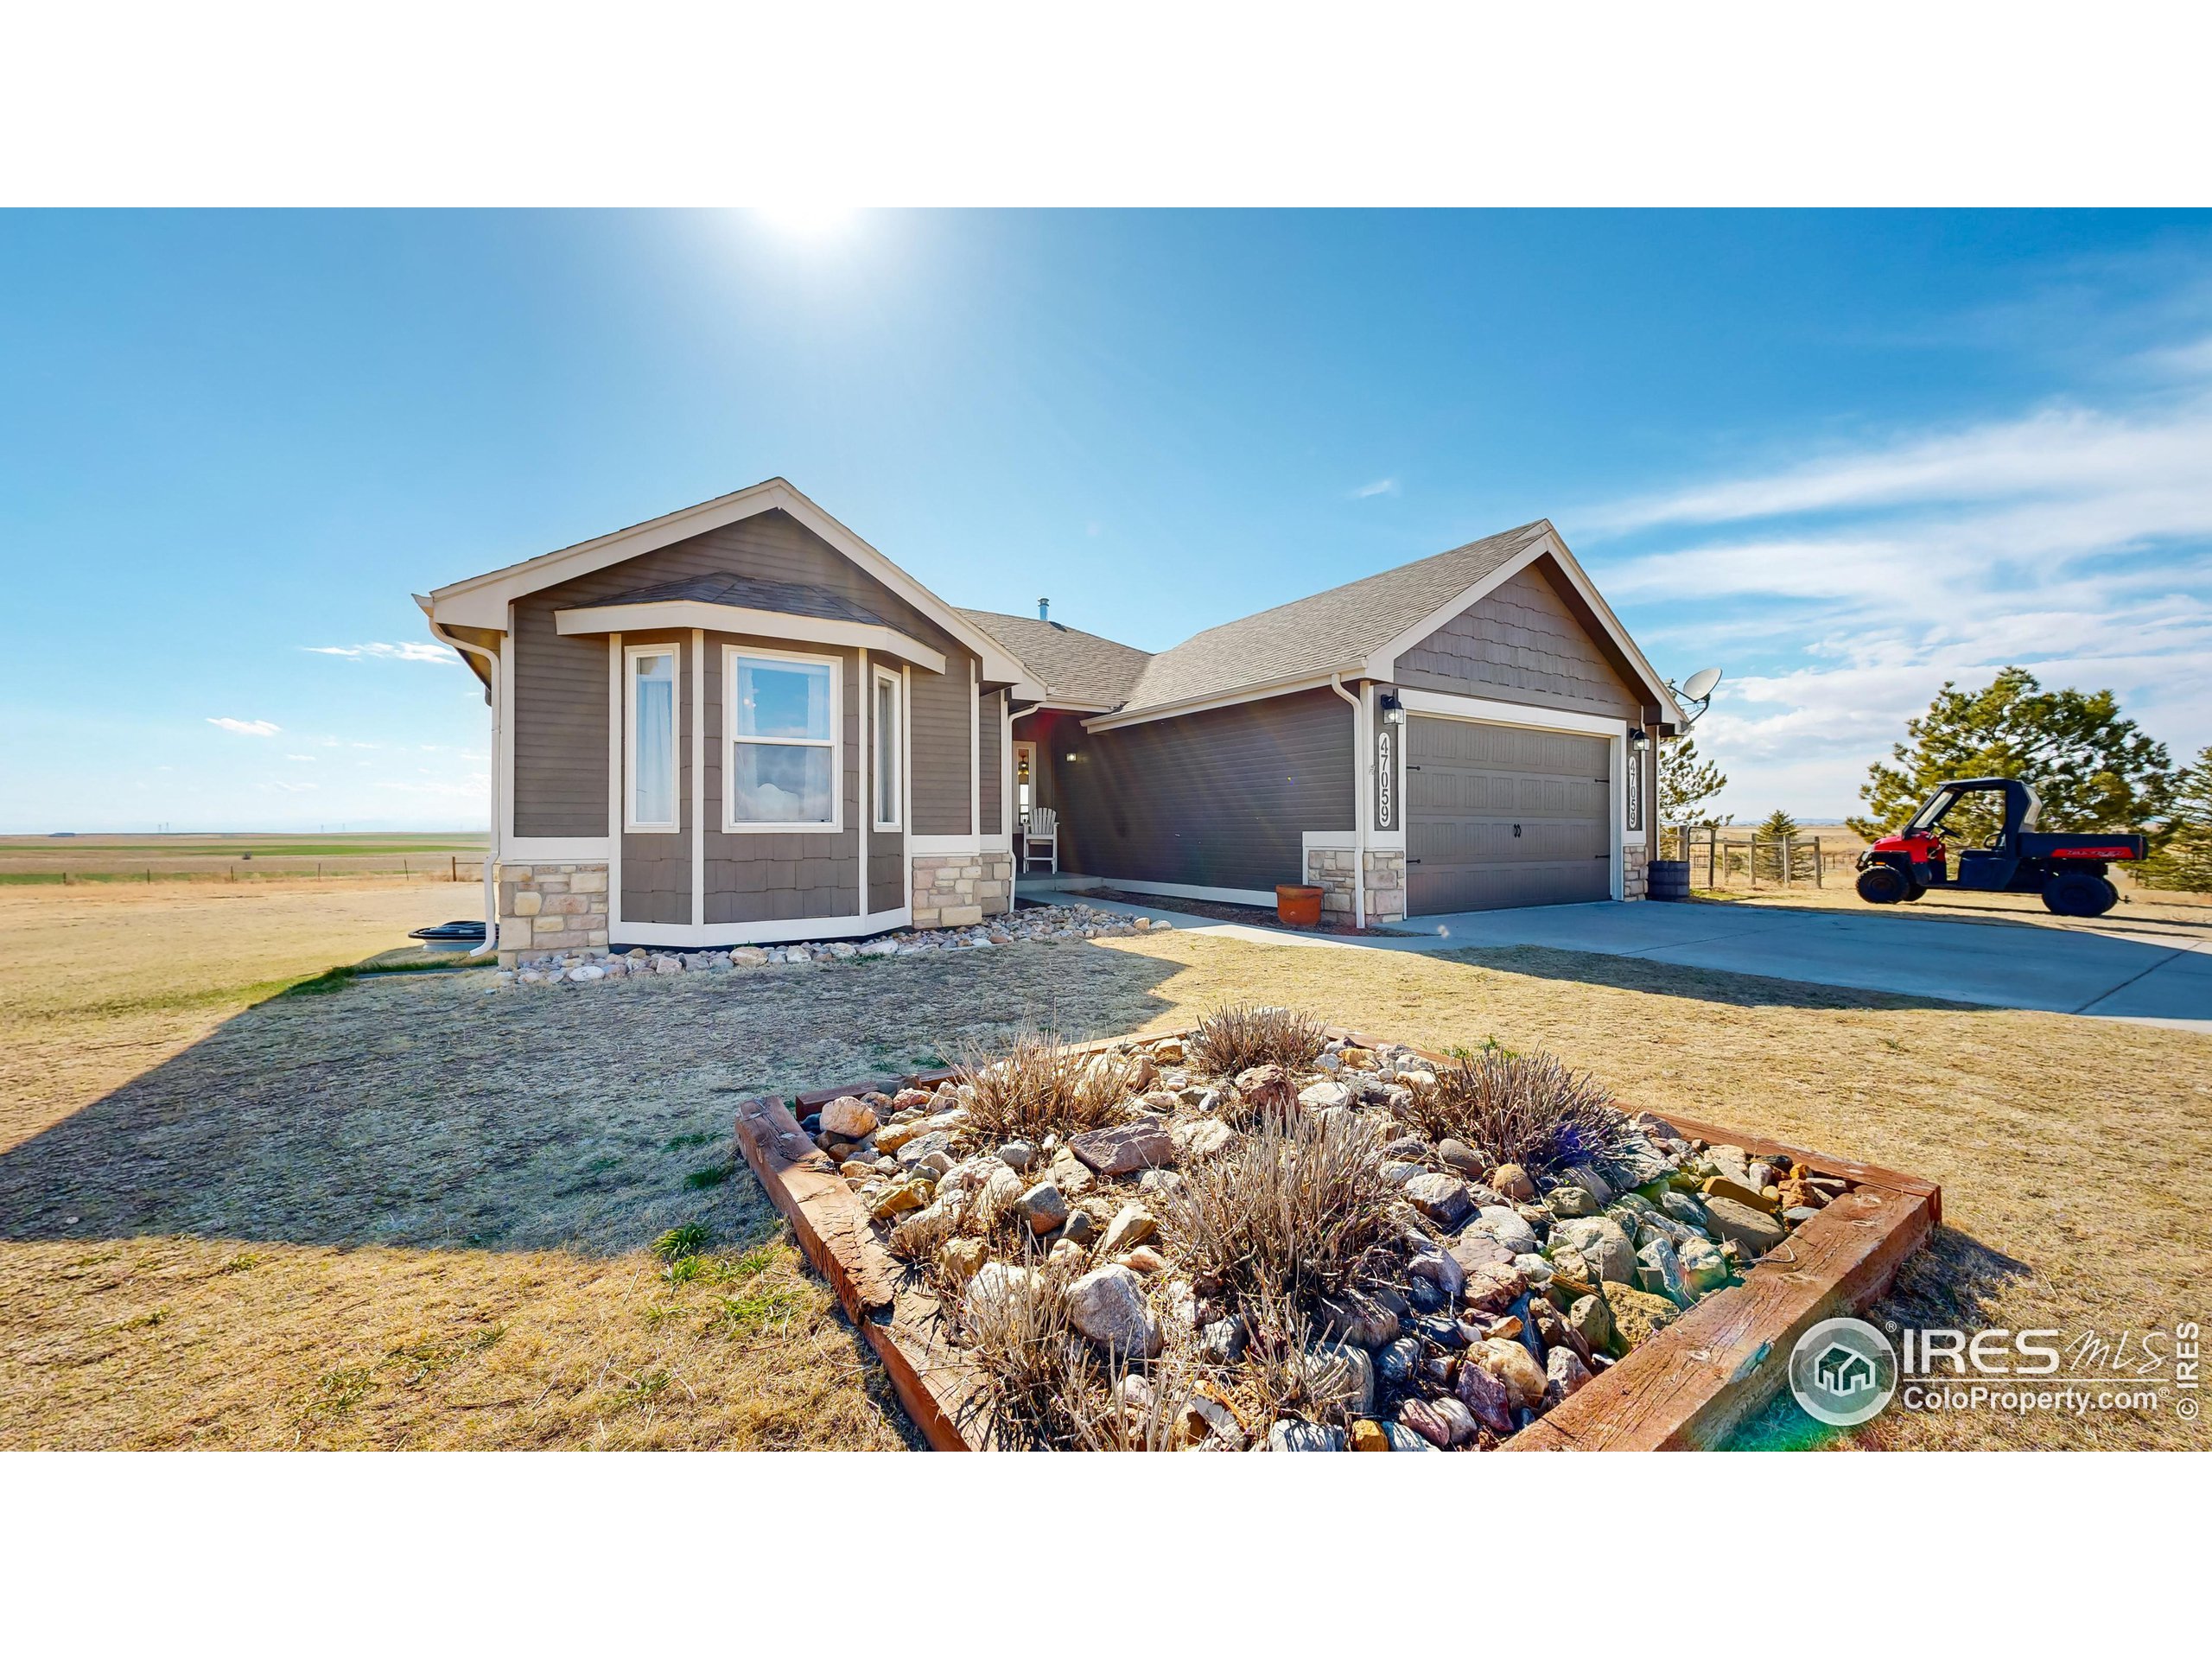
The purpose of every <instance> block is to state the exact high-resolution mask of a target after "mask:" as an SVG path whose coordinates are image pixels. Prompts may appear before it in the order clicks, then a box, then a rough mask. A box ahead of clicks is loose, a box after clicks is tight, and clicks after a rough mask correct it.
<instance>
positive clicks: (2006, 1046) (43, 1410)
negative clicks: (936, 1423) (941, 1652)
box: [0, 883, 2212, 1447]
mask: <svg viewBox="0 0 2212 1659" xmlns="http://www.w3.org/2000/svg"><path fill="white" fill-rule="evenodd" d="M450 897H451V890H450V889H445V890H441V889H438V888H435V887H430V888H423V887H417V888H413V889H407V888H399V887H392V888H385V889H381V890H372V889H368V888H358V889H341V890H340V892H339V893H336V894H334V893H332V892H331V890H330V889H328V888H327V887H325V888H321V889H317V888H315V887H313V886H312V885H311V884H282V885H279V884H273V883H272V884H270V885H269V886H268V887H241V888H239V889H237V890H234V891H233V890H228V889H217V888H209V887H200V888H192V889H185V888H170V889H166V890H165V889H162V888H161V887H154V888H152V889H141V890H137V891H132V890H130V889H125V888H112V889H99V888H93V889H76V888H71V889H68V890H66V891H65V890H62V889H58V888H37V889H18V890H15V891H13V892H9V893H0V1009H4V1013H0V1056H4V1071H0V1446H482V1447H495V1446H897V1445H899V1444H902V1443H904V1442H905V1439H906V1436H905V1433H904V1430H903V1427H902V1425H901V1424H900V1422H899V1419H898V1417H897V1415H896V1414H895V1412H894V1411H893V1409H892V1408H891V1407H890V1406H889V1404H888V1398H887V1393H886V1391H885V1389H884V1388H883V1385H882V1381H881V1378H880V1375H879V1374H878V1373H876V1372H875V1371H874V1369H873V1367H872V1366H871V1365H870V1364H869V1363H868V1362H867V1361H866V1360H865V1359H864V1358H863V1357H862V1354H861V1350H860V1348H859V1345H858V1344H856V1343H855V1340H854V1338H853V1336H852V1333H851V1332H849V1330H848V1329H847V1328H846V1327H845V1326H844V1325H843V1324H842V1320H841V1319H840V1318H839V1317H838V1316H837V1315H836V1313H835V1312H834V1309H833V1307H832V1305H831V1303H830V1300H829V1297H828V1295H827V1294H826V1292H824V1291H823V1288H822V1287H821V1286H820V1285H819V1284H818V1283H817V1282H816V1281H812V1280H811V1279H810V1278H809V1277H808V1276H806V1275H805V1274H803V1273H802V1272H800V1271H799V1270H798V1266H797V1262H796V1260H795V1257H794V1255H793V1253H792V1252H791V1249H790V1247H789V1245H788V1243H786V1242H785V1236H784V1234H783V1232H782V1230H781V1229H780V1226H779V1224H777V1223H776V1221H775V1220H774V1218H773V1217H772V1215H771V1214H770V1213H769V1212H768V1211H767V1208H766V1204H765V1202H764V1200H763V1199H762V1198H761V1196H760V1193H759V1192H758V1191H757V1190H756V1189H755V1188H754V1187H753V1184H752V1182H751V1179H750V1177H749V1176H748V1175H747V1173H745V1172H744V1170H743V1168H742V1166H741V1165H736V1166H734V1167H733V1156H732V1152H733V1148H732V1146H731V1133H730V1121H729V1120H730V1113H729V1105H728V1103H730V1102H731V1101H732V1100H734V1099H735V1098H738V1097H740V1096H743V1095H747V1094H753V1093H760V1092H764V1091H767V1090H791V1089H795V1088H797V1087H799V1086H802V1085H805V1084H819V1083H823V1082H829V1081H835V1080H837V1079H840V1078H846V1077H861V1076H866V1075H871V1074H875V1073H878V1072H880V1071H882V1070H884V1069H887V1068H892V1067H896V1066H899V1065H907V1064H915V1063H921V1062H925V1061H927V1060H929V1059H931V1058H933V1057H935V1056H938V1055H943V1054H948V1053H950V1052H952V1051H953V1050H954V1049H956V1048H957V1046H959V1045H960V1044H961V1043H963V1041H968V1040H988V1039H991V1038H993V1037H995V1036H997V1035H1001V1034H1003V1033H1006V1032H1007V1031H1009V1030H1010V1029H1011V1028H1012V1027H1014V1025H1016V1024H1019V1023H1020V1022H1023V1021H1034V1022H1038V1023H1045V1024H1053V1025H1057V1026H1058V1027H1059V1028H1061V1029H1062V1030H1063V1031H1065V1033H1067V1034H1069V1035H1071V1036H1089V1035H1105V1034H1110V1033H1116V1032H1122V1031H1128V1030H1135V1029H1139V1028H1152V1029H1160V1028H1165V1027H1170V1026H1175V1025H1182V1024H1187V1023H1188V1022H1189V1021H1190V1020H1191V1019H1192V1018H1193V1017H1194V1016H1195V1015H1196V1014H1198V1013H1200V1012H1203V1011H1204V1010H1205V1008H1207V1007H1211V1006H1212V1005H1214V1004H1216V1003H1217V1002H1219V1001H1224V1000H1229V999H1232V998H1243V999H1256V1000H1262V1001H1281V1002H1286V1003H1293V1004H1296V1005H1299V1006H1302V1007H1308V1008H1312V1009H1313V1010H1315V1011H1317V1012H1320V1013H1323V1014H1326V1015H1327V1016H1328V1017H1330V1018H1332V1019H1333V1020H1341V1021H1343V1022H1344V1023H1346V1024H1350V1025H1354V1026H1358V1027H1363V1028H1365V1029H1369V1030H1373V1031H1376V1032H1378V1033H1390V1034H1393V1035H1398V1036H1402V1037H1403V1038H1404V1039H1408V1040H1410V1041H1414V1042H1417V1043H1421V1044H1424V1045H1427V1046H1449V1045H1452V1044H1455V1043H1467V1044H1475V1043H1479V1042H1481V1041H1482V1040H1483V1039H1484V1038H1485V1037H1495V1038H1496V1039H1497V1040H1498V1041H1500V1042H1502V1043H1504V1044H1506V1045H1508V1046H1511V1047H1515V1048H1520V1049H1535V1048H1549V1049H1551V1050H1553V1051H1554V1052H1558V1053H1559V1054H1560V1055H1561V1056H1562V1057H1564V1058H1566V1059H1567V1060H1568V1061H1569V1062H1570V1063H1571V1064H1573V1065H1577V1066H1582V1067H1588V1068H1592V1069H1594V1070H1596V1071H1599V1072H1600V1073H1601V1074H1602V1075H1603V1076H1604V1077H1605V1079H1606V1080H1607V1081H1608V1082H1610V1083H1611V1084H1612V1086H1613V1087H1614V1088H1615V1089H1616V1090H1618V1093H1619V1094H1620V1095H1621V1096H1622V1097H1623V1098H1624V1101H1625V1102H1626V1103H1630V1104H1632V1105H1637V1106H1648V1107H1650V1108H1652V1109H1656V1110H1659V1111H1662V1112H1663V1111H1666V1110H1668V1109H1676V1110H1681V1111H1684V1112H1694V1113H1696V1114H1697V1115H1699V1116H1704V1117H1708V1118H1711V1119H1714V1120H1717V1121H1719V1122H1731V1123H1737V1124H1740V1125H1742V1126H1743V1127H1744V1128H1745V1129H1747V1130H1763V1131H1765V1132H1767V1133H1770V1134H1772V1135H1778V1136H1781V1137H1783V1138H1785V1139H1789V1140H1793V1141H1800V1142H1802V1143H1806V1144H1810V1145H1813V1146H1817V1147H1821V1148H1823V1149H1825V1150H1829V1151H1833V1152H1836V1153H1840V1154H1847V1155H1851V1156H1856V1157H1860V1158H1865V1159H1867V1160H1872V1161H1876V1162H1878V1163H1883V1164H1887V1165H1890V1166H1894V1167H1897V1168H1901V1169H1906V1170H1910V1171H1913V1172H1915V1173H1921V1174H1925V1175H1928V1176H1930V1177H1932V1178H1934V1179H1937V1180H1940V1181H1942V1183H1943V1185H1944V1189H1945V1213H1946V1217H1947V1220H1948V1226H1947V1227H1946V1228H1945V1230H1943V1231H1942V1233H1940V1234H1939V1235H1938V1237H1937V1243H1936V1247H1935V1249H1933V1250H1932V1251H1931V1252H1930V1253H1929V1255H1925V1256H1923V1257H1922V1258H1920V1259H1919V1260H1918V1261H1917V1262H1916V1263H1915V1264H1914V1265H1913V1267H1912V1268H1910V1270H1909V1271H1908V1273H1907V1274H1906V1276H1905V1278H1904V1281H1902V1282H1901V1284H1900V1286H1899V1288H1898V1291H1897V1294H1896V1295H1895V1296H1894V1297H1893V1298H1892V1299H1891V1302H1890V1304H1889V1305H1888V1306H1887V1307H1886V1308H1885V1309H1884V1310H1881V1311H1883V1312H1886V1313H1890V1314H1891V1316H1893V1317H1897V1318H1901V1319H1911V1320H1912V1321H1914V1322H1915V1323H1924V1324H1939V1323H1951V1324H1960V1325H1966V1326H1968V1327H1970V1328H1971V1327H1974V1326H1978V1325H2004V1326H2008V1327H2012V1328H2020V1327H2024V1326H2043V1327H2052V1328H2058V1329H2061V1330H2063V1331H2065V1332H2067V1333H2068V1334H2069V1338H2070V1337H2071V1336H2072V1335H2073V1334H2074V1333H2076V1332H2082V1331H2086V1330H2090V1329H2094V1330H2095V1331H2097V1332H2101V1333H2105V1334H2107V1336H2116V1335H2117V1333H2118V1332H2120V1330H2122V1329H2133V1330H2135V1331H2137V1332H2140V1331H2141V1330H2142V1329H2143V1328H2144V1327H2145V1325H2152V1324H2168V1325H2170V1324H2171V1322H2172V1321H2173V1320H2175V1319H2179V1318H2190V1317H2193V1318H2200V1319H2201V1318H2202V1316H2203V1314H2204V1313H2205V1312H2206V1309H2205V1308H2204V1307H2203V1306H2201V1299H2202V1292H2201V1289H2200V1288H2199V1287H2201V1286H2202V1284H2203V1283H2205V1282H2206V1281H2207V1277H2208V1273H2212V1226H2208V1224H2207V1222H2206V1219H2205V1215H2206V1211H2205V1209H2204V1206H2203V1205H2202V1203H2201V1201H2200V1200H2199V1198H2198V1196H2197V1195H2196V1190H2195V1189H2196V1185H2197V1183H2198V1182H2199V1181H2201V1179H2202V1172H2203V1170H2204V1169H2205V1168H2207V1167H2208V1166H2212V1042H2208V1041H2207V1040H2206V1039H2203V1038H2202V1037H2200V1036H2196V1035H2194V1034H2191V1033H2181V1032H2171V1031H2164V1030H2157V1029H2146V1028H2143V1027H2120V1026H2115V1025H2111V1024H2107V1023H2103V1022H2098V1021H2091V1020H2075V1019H2070V1018H2068V1017H2066V1016H2062V1015H2048V1014H2020V1013H2012V1012H2005V1011H1999V1010H1993V1009H1974V1008H1958V1007H1950V1006H1946V1005H1942V1004H1937V1003H1931V1002H1927V1001H1916V1000H1914V999H1907V998H1896V997H1884V996H1879V995H1869V994H1865V993H1859V992H1852V991H1844V990H1830V989H1826V988H1815V987H1805V986H1796V985H1791V984H1788V983H1786V982H1777V981H1770V980H1758V979H1748V978H1744V977H1741V976H1728V975H1720V974H1712V973H1705V972H1700V971H1696V970H1686V969H1676V968H1670V967H1665V966H1662V965H1659V964H1655V963H1649V962H1643V961H1637V960H1633V959H1624V958H1608V957H1592V956H1586V955H1581V954H1569V953H1563V952H1557V951H1546V950H1532V949H1516V950H1497V951H1487V952H1463V953H1460V954H1459V955H1457V956H1448V957H1433V956H1421V955H1412V954H1405V953H1393V952H1383V951H1368V950H1356V949H1343V950H1321V949H1312V948H1307V949H1283V948H1279V947H1270V946H1262V945H1255V944H1245V943H1243V942H1240V941H1236V940H1233V939H1225V938H1207V937H1202V936H1198V935H1185V934H1177V933H1166V934H1160V935H1154V936H1150V937H1147V938H1130V939H1120V940H1115V941H1111V942H1108V943H1101V944H1072V943H1069V944H1024V945H1019V946H1014V947H1008V948H1007V949H1003V950H996V951H993V952H991V953H989V954H988V956H982V957H974V956H957V955H945V956H941V957H936V956H932V957H909V958H901V959H893V960H889V961H881V962H868V963H860V964H839V965H836V966H834V967H823V968H819V969H786V970H780V971H777V972H773V973H768V974H762V975H757V976H730V975H723V976H696V977H693V976H683V977H682V978H679V979H672V980H671V979H652V980H645V981H637V982H621V983H615V984H607V985H601V986H596V987H592V988H575V989H550V988H549V989H545V990H542V991H529V992H518V993H512V994H507V995H497V996H490V995H485V994H484V992H483V991H482V989H481V986H482V985H483V984H484V982H485V981H486V976H483V975H482V974H480V973H465V974H451V975H446V974H425V975H416V976H404V977H400V978H395V979H390V980H375V981H365V982H356V983H353V984H352V985H350V986H346V987H344V988H340V989H338V990H336V991H334V992H333V993H331V994H329V995H315V996H300V995H294V996H284V997H277V998H274V999H273V1000H257V999H268V998H269V997H270V993H271V992H272V991H273V990H275V989H277V988H280V987H281V986H282V984H283V982H286V981H287V980H288V979H290V978H295V977H298V976H304V975H307V974H308V973H310V972H312V971H313V970H314V969H319V968H321V967H323V966H326V965H327V964H328V963H331V962H333V961H336V960H341V959H347V958H351V957H363V956H367V955H369V954H372V952H373V951H375V950H378V949H380V948H382V947H384V946H386V945H388V944H392V943H394V942H396V940H397V937H398V935H399V934H400V933H402V932H404V929H405V927H407V926H409V925H416V923H419V922H420V921H423V920H429V919H435V918H441V917H442V916H443V915H444V914H445V913H447V912H448V911H449V910H451V909H452V908H453V906H451V904H450V903H449V902H448V901H449V899H450ZM341 905H342V906H351V907H352V908H350V909H347V910H344V911H342V912H341V911H340V910H338V909H337V906H341ZM462 908H463V909H466V906H464V907H462ZM693 1221H696V1222H700V1223H702V1224H706V1225H708V1226H709V1227H710V1228H712V1229H713V1230H714V1233H715V1238H716V1251H715V1255H713V1256H712V1257H711V1258H709V1262H707V1264H705V1265H704V1266H703V1267H702V1268H700V1269H696V1270H687V1271H689V1272H696V1277H692V1278H690V1279H689V1280H688V1281H685V1282H680V1283H679V1282H673V1281H671V1274H669V1273H668V1272H667V1270H666V1269H665V1268H663V1266H662V1265H661V1263H660V1262H658V1260H657V1259H656V1258H655V1257H654V1256H653V1255H652V1254H651V1253H650V1251H649V1249H647V1248H646V1247H647V1246H648V1245H649V1244H650V1243H651V1241H652V1239H653V1238H654V1237H655V1236H658V1234H659V1233H660V1232H661V1231H662V1230H664V1229H667V1228H669V1227H671V1226H675V1225H677V1224H683V1223H687V1222H693ZM1802 1427H1803V1425H1802V1421H1793V1420H1792V1419H1791V1417H1790V1416H1789V1414H1775V1415H1773V1416H1772V1417H1771V1418H1770V1420H1769V1421H1767V1422H1765V1423H1764V1424H1763V1425H1761V1427H1760V1428H1759V1430H1758V1435H1759V1437H1760V1438H1762V1439H1765V1440H1789V1439H1791V1438H1793V1437H1795V1436H1796V1435H1797V1433H1799V1431H1800V1430H1801V1429H1802ZM1856 1438H1857V1439H1858V1440H1859V1441H1860V1442H1862V1443H1871V1444H1875V1445H1881V1446H2197V1445H2201V1444H2202V1437H2201V1436H2200V1435H2199V1434H2198V1433H2196V1431H2195V1430H2194V1429H2193V1428H2191V1427H2187V1426H2184V1425H2182V1424H2180V1423H2177V1422H2176V1421H2172V1420H2171V1419H2160V1418H2158V1417H2155V1416H2145V1415H2142V1414H2126V1415H2115V1416H2111V1417H2104V1418H2094V1417H2093V1418H2088V1419H2080V1420H2075V1419H2046V1418H2027V1419H2019V1418H2012V1417H2001V1418H2000V1417H1995V1416H1990V1417H1966V1416H1949V1417H1943V1418H1911V1419H1907V1418H1905V1417H1904V1416H1902V1415H1900V1414H1897V1412H1896V1411H1894V1410H1893V1411H1892V1412H1891V1414H1887V1415H1885V1417H1884V1418H1881V1419H1878V1420H1877V1421H1876V1422H1875V1423H1874V1424H1873V1425H1872V1426H1871V1427H1869V1428H1868V1429H1866V1430H1864V1431H1861V1432H1860V1433H1859V1435H1858V1436H1857V1437H1856Z"/></svg>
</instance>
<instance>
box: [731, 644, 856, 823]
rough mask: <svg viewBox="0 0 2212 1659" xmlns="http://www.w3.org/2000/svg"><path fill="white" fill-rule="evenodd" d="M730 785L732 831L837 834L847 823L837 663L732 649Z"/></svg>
mask: <svg viewBox="0 0 2212 1659" xmlns="http://www.w3.org/2000/svg"><path fill="white" fill-rule="evenodd" d="M724 661H725V663H726V664H727V669H726V671H725V673H724V676H723V678H724V682H725V683H727V684H728V687H729V693H728V696H729V708H728V731H729V734H730V738H729V742H730V750H729V785H728V790H727V791H726V792H725V800H724V810H725V812H726V814H727V817H728V827H729V828H730V829H734V830H779V829H780V830H808V829H839V828H841V827H842V797H843V793H844V791H843V790H842V788H841V787H840V785H839V779H841V778H842V775H843V768H842V766H841V765H840V753H839V736H840V721H839V715H838V706H837V705H838V682H839V680H840V678H841V677H842V676H841V673H840V665H839V664H838V662H837V661H836V658H823V657H801V656H798V655H794V654H791V653H788V652H767V651H760V650H739V649H738V648H736V647H734V646H732V647H728V650H727V654H726V656H725V658H724Z"/></svg>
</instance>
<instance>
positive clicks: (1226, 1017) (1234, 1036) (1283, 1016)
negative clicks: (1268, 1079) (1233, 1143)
mask: <svg viewBox="0 0 2212 1659" xmlns="http://www.w3.org/2000/svg"><path fill="white" fill-rule="evenodd" d="M1328 1040H1329V1034H1328V1033H1327V1032H1325V1031H1324V1030H1323V1029H1322V1028H1321V1023H1320V1021H1319V1020H1315V1019H1313V1018H1312V1017H1311V1016H1309V1015H1306V1014H1300V1013H1298V1012H1297V1011H1296V1010H1294V1009H1292V1008H1271V1007H1254V1006H1253V1005H1251V1004H1249V1003H1243V1002H1231V1003H1228V1004H1226V1005H1224V1006H1223V1007H1217V1008H1216V1009H1214V1010H1213V1012H1212V1013H1211V1014H1205V1015H1204V1016H1203V1017H1201V1018H1200V1020H1198V1025H1197V1027H1196V1028H1195V1029H1193V1030H1192V1033H1191V1034H1190V1036H1189V1038H1188V1039H1186V1042H1185V1052H1186V1053H1187V1054H1188V1055H1189V1057H1190V1060H1191V1063H1192V1065H1196V1066H1197V1067H1198V1069H1199V1070H1200V1071H1206V1072H1210V1073H1211V1074H1212V1075H1213V1076H1215V1077H1235V1076H1236V1074H1237V1073H1238V1072H1239V1071H1247V1070H1249V1068H1251V1067H1253V1066H1255V1065H1280V1066H1286V1067H1291V1068H1296V1067H1300V1066H1305V1065H1312V1064H1313V1058H1314V1056H1315V1055H1317V1054H1319V1052H1321V1050H1322V1049H1323V1048H1324V1047H1325V1046H1326V1045H1327V1043H1328Z"/></svg>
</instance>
